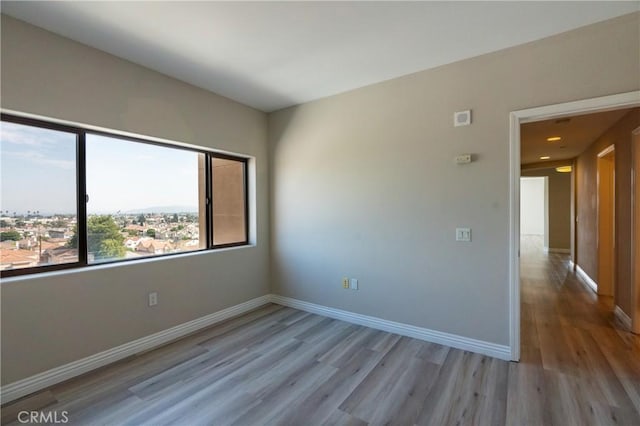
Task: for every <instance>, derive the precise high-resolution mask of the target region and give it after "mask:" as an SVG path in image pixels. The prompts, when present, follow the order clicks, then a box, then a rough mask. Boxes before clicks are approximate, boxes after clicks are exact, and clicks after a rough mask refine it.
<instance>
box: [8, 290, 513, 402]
mask: <svg viewBox="0 0 640 426" xmlns="http://www.w3.org/2000/svg"><path fill="white" fill-rule="evenodd" d="M270 302H271V303H277V304H279V305H283V306H289V307H292V308H296V309H300V310H303V311H307V312H312V313H315V314H319V315H324V316H327V317H330V318H335V319H339V320H342V321H347V322H350V323H353V324H359V325H363V326H366V327H371V328H375V329H377V330H383V331H387V332H390V333H396V334H400V335H402V336H408V337H413V338H416V339H420V340H425V341H427V342H433V343H438V344H441V345H446V346H451V347H453V348H457V349H462V350H466V351H471V352H476V353H480V354H483V355H488V356H492V357H495V358H499V359H504V360H511V348H510V347H509V346H505V345H498V344H495V343H490V342H485V341H482V340H476V339H471V338H468V337H463V336H458V335H455V334H449V333H444V332H441V331H435V330H430V329H427V328H422V327H416V326H413V325H409V324H403V323H399V322H394V321H388V320H384V319H381V318H376V317H371V316H367V315H362V314H356V313H353V312H349V311H343V310H340V309H335V308H330V307H326V306H322V305H316V304H314V303H309V302H303V301H301V300H296V299H292V298H289V297H283V296H278V295H273V294H268V295H265V296H261V297H257V298H255V299H251V300H249V301H247V302H244V303H241V304H239V305H235V306H231V307H229V308H226V309H223V310H221V311H218V312H215V313H213V314H210V315H206V316H204V317H201V318H197V319H195V320H193V321H189V322H186V323H184V324H180V325H177V326H175V327H171V328H169V329H167V330H163V331H160V332H158V333H154V334H152V335H149V336H145V337H142V338H140V339H137V340H134V341H131V342H128V343H125V344H123V345H120V346H117V347H115V348H111V349H108V350H106V351H103V352H99V353H97V354H94V355H90V356H88V357H86V358H82V359H79V360H77V361H73V362H70V363H68V364H65V365H61V366H59V367H55V368H52V369H50V370H47V371H44V372H42V373H38V374H35V375H33V376H31V377H27V378H25V379H22V380H19V381H17V382H13V383H10V384H8V385H6V386H2V390H1V396H0V399H1V401H2V404H6V403H7V402H10V401H14V400H16V399H18V398H21V397H23V396H25V395H29V394H31V393H34V392H37V391H39V390H42V389H45V388H47V387H50V386H53V385H55V384H58V383H61V382H63V381H65V380H69V379H71V378H73V377H77V376H79V375H81V374H84V373H87V372H89V371H91V370H95V369H97V368H100V367H103V366H105V365H108V364H111V363H113V362H116V361H119V360H121V359H124V358H126V357H128V356H131V355H135V354H137V353H140V352H144V351H148V350H150V349H154V348H157V347H159V346H161V345H163V344H165V343H168V342H171V341H173V340H176V339H179V338H181V337H183V336H186V335H188V334H190V333H193V332H196V331H198V330H200V329H202V328H205V327H209V326H211V325H214V324H216V323H218V322H221V321H224V320H226V319H229V318H231V317H234V316H237V315H241V314H243V313H245V312H248V311H251V310H253V309H255V308H258V307H260V306H262V305H265V304H267V303H270Z"/></svg>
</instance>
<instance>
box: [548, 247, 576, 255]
mask: <svg viewBox="0 0 640 426" xmlns="http://www.w3.org/2000/svg"><path fill="white" fill-rule="evenodd" d="M547 251H548V252H549V253H563V254H569V253H571V250H570V249H566V248H555V247H549V249H548V250H547Z"/></svg>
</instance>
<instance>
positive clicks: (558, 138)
mask: <svg viewBox="0 0 640 426" xmlns="http://www.w3.org/2000/svg"><path fill="white" fill-rule="evenodd" d="M561 139H562V138H561V137H560V136H551V137H550V138H547V142H556V141H559V140H561Z"/></svg>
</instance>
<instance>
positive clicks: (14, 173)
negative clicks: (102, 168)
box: [0, 121, 79, 271]
mask: <svg viewBox="0 0 640 426" xmlns="http://www.w3.org/2000/svg"><path fill="white" fill-rule="evenodd" d="M77 145H78V135H77V134H76V133H72V132H66V131H60V130H52V129H48V128H42V127H34V126H30V125H26V124H18V123H12V122H6V121H3V122H2V126H1V127H0V146H1V150H0V154H1V164H0V166H1V176H0V177H1V179H2V184H1V191H2V192H1V198H0V210H1V213H2V214H1V215H0V216H1V217H0V240H1V241H0V269H1V270H2V271H5V270H12V269H25V268H36V269H43V268H46V267H50V266H53V265H60V264H69V263H77V262H78V260H79V259H78V249H77V245H76V244H74V243H73V241H74V240H73V235H74V233H73V231H74V229H76V227H77V225H78V202H77V198H78V197H77V187H78V184H77V172H78V164H77V160H76V159H77V150H78V148H77Z"/></svg>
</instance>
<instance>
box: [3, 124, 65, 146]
mask: <svg viewBox="0 0 640 426" xmlns="http://www.w3.org/2000/svg"><path fill="white" fill-rule="evenodd" d="M0 141H2V143H5V142H6V143H10V144H14V145H22V146H25V145H27V146H34V147H44V146H51V145H55V144H59V143H69V142H71V141H75V135H74V134H71V133H64V132H59V131H55V130H49V129H41V128H38V127H29V126H23V125H21V124H15V123H9V122H6V121H3V122H2V124H1V125H0Z"/></svg>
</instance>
